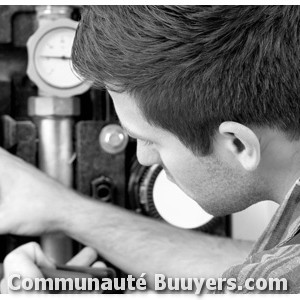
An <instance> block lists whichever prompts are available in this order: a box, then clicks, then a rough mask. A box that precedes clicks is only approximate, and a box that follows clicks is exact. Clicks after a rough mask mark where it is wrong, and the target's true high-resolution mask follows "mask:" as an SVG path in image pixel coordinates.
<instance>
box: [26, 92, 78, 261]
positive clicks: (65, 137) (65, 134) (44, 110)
mask: <svg viewBox="0 0 300 300" xmlns="http://www.w3.org/2000/svg"><path fill="white" fill-rule="evenodd" d="M79 113H80V102H79V99H78V98H57V97H30V98H29V101H28V114H29V115H30V116H31V117H33V120H34V122H35V124H36V125H37V128H38V138H39V153H38V156H39V159H38V161H39V168H40V169H41V170H42V171H44V172H45V173H46V174H48V175H49V176H51V177H53V178H54V179H56V180H57V181H59V182H61V183H62V184H64V185H66V186H67V187H72V185H73V164H72V157H73V153H74V149H73V124H74V121H73V118H74V117H75V116H77V115H79ZM72 244H73V242H72V240H71V239H70V238H68V237H66V236H65V235H63V234H46V235H44V236H42V237H41V245H42V248H43V250H44V251H45V253H46V254H47V255H48V256H49V257H51V258H53V259H54V260H55V262H56V263H58V264H64V263H66V262H67V261H68V260H69V259H70V258H71V257H72V255H73V251H72Z"/></svg>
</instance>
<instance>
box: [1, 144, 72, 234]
mask: <svg viewBox="0 0 300 300" xmlns="http://www.w3.org/2000/svg"><path fill="white" fill-rule="evenodd" d="M0 166H1V172H0V234H5V233H13V234H19V235H39V234H41V233H44V232H48V231H55V230H58V231H59V230H60V228H59V220H58V219H59V218H58V216H59V215H63V214H66V211H68V203H69V202H68V200H72V197H73V196H74V194H75V192H73V191H71V190H69V189H67V188H66V187H64V186H63V185H61V184H60V183H58V182H56V181H55V180H53V179H52V178H50V177H48V176H47V175H45V174H44V173H42V172H41V171H39V170H38V169H36V168H35V167H33V166H31V165H29V164H27V163H25V162H24V161H23V160H21V159H19V158H17V157H15V156H13V155H11V154H9V153H8V152H6V151H5V150H3V149H1V148H0Z"/></svg>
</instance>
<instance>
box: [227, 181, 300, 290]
mask: <svg viewBox="0 0 300 300" xmlns="http://www.w3.org/2000/svg"><path fill="white" fill-rule="evenodd" d="M299 229H300V179H298V181H297V182H296V183H295V185H294V186H293V188H292V189H291V190H290V192H289V193H288V194H287V195H286V197H285V199H284V202H283V203H282V204H281V205H280V207H279V208H278V209H277V211H276V213H275V215H274V216H273V218H272V220H271V222H270V223H269V225H268V227H267V228H266V230H265V231H264V233H263V234H262V236H261V237H260V238H259V240H258V241H257V243H256V244H255V245H254V247H253V249H252V251H251V253H250V255H249V256H248V257H247V259H246V261H245V262H244V263H242V264H240V265H236V266H233V267H231V268H230V269H228V270H227V271H225V273H224V274H223V275H222V278H236V279H237V284H238V285H241V286H243V289H242V290H236V291H233V292H236V293H245V294H247V293H280V292H279V291H277V292H276V291H269V290H266V291H259V290H257V289H255V290H253V291H250V290H249V291H248V290H246V288H245V280H246V279H247V278H254V279H258V278H265V279H269V278H279V279H282V278H285V279H286V280H287V286H288V290H287V291H284V292H283V291H281V293H293V294H294V293H300V244H294V245H293V244H292V245H285V244H286V243H288V241H290V240H291V239H292V238H293V237H294V236H295V234H296V233H298V231H299ZM231 292H232V291H231Z"/></svg>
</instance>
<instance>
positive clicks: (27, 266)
mask: <svg viewBox="0 0 300 300" xmlns="http://www.w3.org/2000/svg"><path fill="white" fill-rule="evenodd" d="M96 259H97V252H96V251H95V250H94V249H92V248H89V247H86V248H84V249H83V250H82V251H80V252H79V253H78V254H77V255H76V256H74V257H73V258H72V259H71V260H70V261H69V262H68V263H67V264H68V265H73V266H85V267H86V266H90V265H91V264H92V263H93V262H94V261H95V260H96ZM93 266H97V267H105V264H104V263H102V262H96V263H94V265H93ZM39 267H46V268H55V264H54V263H53V262H52V261H51V260H49V258H47V257H46V256H45V254H44V253H43V252H42V250H41V248H40V246H39V244H37V243H34V242H32V243H28V244H25V245H23V246H20V247H19V248H17V249H15V250H14V251H12V252H11V253H9V254H8V255H7V256H6V258H5V260H4V278H3V279H2V281H1V294H7V293H14V291H12V290H10V289H9V287H8V278H9V276H11V275H14V274H18V275H20V276H21V278H31V279H34V278H42V277H43V275H42V272H41V271H40V270H39ZM14 284H15V285H20V281H18V280H14ZM19 292H25V291H19ZM30 292H31V293H32V292H35V293H42V292H45V291H30ZM27 293H28V291H27Z"/></svg>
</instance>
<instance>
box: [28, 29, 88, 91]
mask: <svg viewBox="0 0 300 300" xmlns="http://www.w3.org/2000/svg"><path fill="white" fill-rule="evenodd" d="M74 36H75V31H74V29H71V28H67V27H65V28H56V29H53V30H51V31H49V32H47V34H45V35H44V36H43V37H42V38H41V39H40V40H39V42H38V44H37V46H36V48H35V54H34V60H35V61H34V63H35V65H36V69H37V72H38V73H39V75H40V76H41V78H42V79H43V80H45V81H46V82H47V83H48V84H50V85H52V86H55V87H58V88H59V87H60V88H70V87H74V86H77V85H79V84H81V83H82V80H81V79H80V78H79V77H78V75H76V74H75V72H74V70H73V67H72V62H71V51H72V44H73V40H74Z"/></svg>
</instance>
